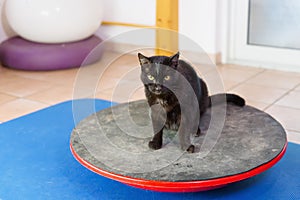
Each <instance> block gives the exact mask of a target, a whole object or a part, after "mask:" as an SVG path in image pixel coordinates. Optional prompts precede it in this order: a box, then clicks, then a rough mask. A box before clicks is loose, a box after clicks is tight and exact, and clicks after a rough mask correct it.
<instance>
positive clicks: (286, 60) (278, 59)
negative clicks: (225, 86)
mask: <svg viewBox="0 0 300 200" xmlns="http://www.w3.org/2000/svg"><path fill="white" fill-rule="evenodd" d="M229 13H230V17H229V18H230V19H229V20H230V21H229V22H230V23H229V24H230V27H231V28H230V34H229V36H230V39H229V47H230V48H229V52H228V61H229V62H231V63H239V64H247V65H255V66H263V67H269V68H274V69H281V70H290V71H300V1H299V0H232V1H231V5H230V12H229Z"/></svg>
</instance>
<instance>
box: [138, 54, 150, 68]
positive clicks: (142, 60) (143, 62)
mask: <svg viewBox="0 0 300 200" xmlns="http://www.w3.org/2000/svg"><path fill="white" fill-rule="evenodd" d="M138 57H139V61H140V64H141V66H143V65H147V64H150V60H149V58H148V57H146V56H144V55H143V54H141V53H138Z"/></svg>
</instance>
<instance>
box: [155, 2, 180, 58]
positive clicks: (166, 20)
mask: <svg viewBox="0 0 300 200" xmlns="http://www.w3.org/2000/svg"><path fill="white" fill-rule="evenodd" d="M177 51H178V0H156V54H157V55H166V56H168V55H172V54H173V53H174V52H177Z"/></svg>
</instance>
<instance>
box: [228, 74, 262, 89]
mask: <svg viewBox="0 0 300 200" xmlns="http://www.w3.org/2000/svg"><path fill="white" fill-rule="evenodd" d="M266 71H267V69H262V71H260V72H257V73H256V74H254V75H252V76H250V77H249V78H247V79H245V80H244V81H242V82H240V83H238V84H236V85H234V86H232V87H231V88H229V90H233V89H236V88H237V87H239V86H241V85H243V84H245V83H246V82H247V81H249V80H250V79H252V78H255V77H257V76H258V75H260V74H262V73H264V72H266ZM223 83H224V82H223Z"/></svg>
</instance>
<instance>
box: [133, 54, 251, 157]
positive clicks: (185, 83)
mask: <svg viewBox="0 0 300 200" xmlns="http://www.w3.org/2000/svg"><path fill="white" fill-rule="evenodd" d="M138 58H139V61H140V65H141V80H142V82H143V84H144V87H145V94H146V98H147V101H148V104H149V106H150V107H151V119H152V123H153V130H154V137H153V139H152V140H151V141H150V142H149V147H150V148H151V149H160V148H161V147H162V136H163V129H164V128H167V129H173V130H178V134H179V141H180V145H181V148H182V149H183V150H187V151H188V152H190V153H193V152H194V150H195V147H194V145H192V144H191V141H190V135H191V134H195V135H196V136H198V135H199V134H200V133H201V131H200V129H199V123H200V117H201V115H202V114H203V113H205V111H206V110H207V108H208V107H210V106H211V98H215V99H222V98H218V97H222V96H223V98H225V97H224V95H226V100H227V102H231V103H234V104H236V105H238V106H244V105H245V100H244V99H243V98H241V97H239V96H238V95H235V94H217V95H213V96H211V97H210V96H208V89H207V86H206V83H205V82H204V81H203V80H202V79H201V78H200V77H198V75H197V73H196V71H195V70H194V69H193V67H192V66H191V65H190V64H188V63H186V62H185V61H183V60H180V59H179V52H178V53H176V54H175V55H173V56H171V57H167V56H152V57H146V56H144V55H142V54H140V53H139V54H138ZM214 102H215V101H214Z"/></svg>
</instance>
